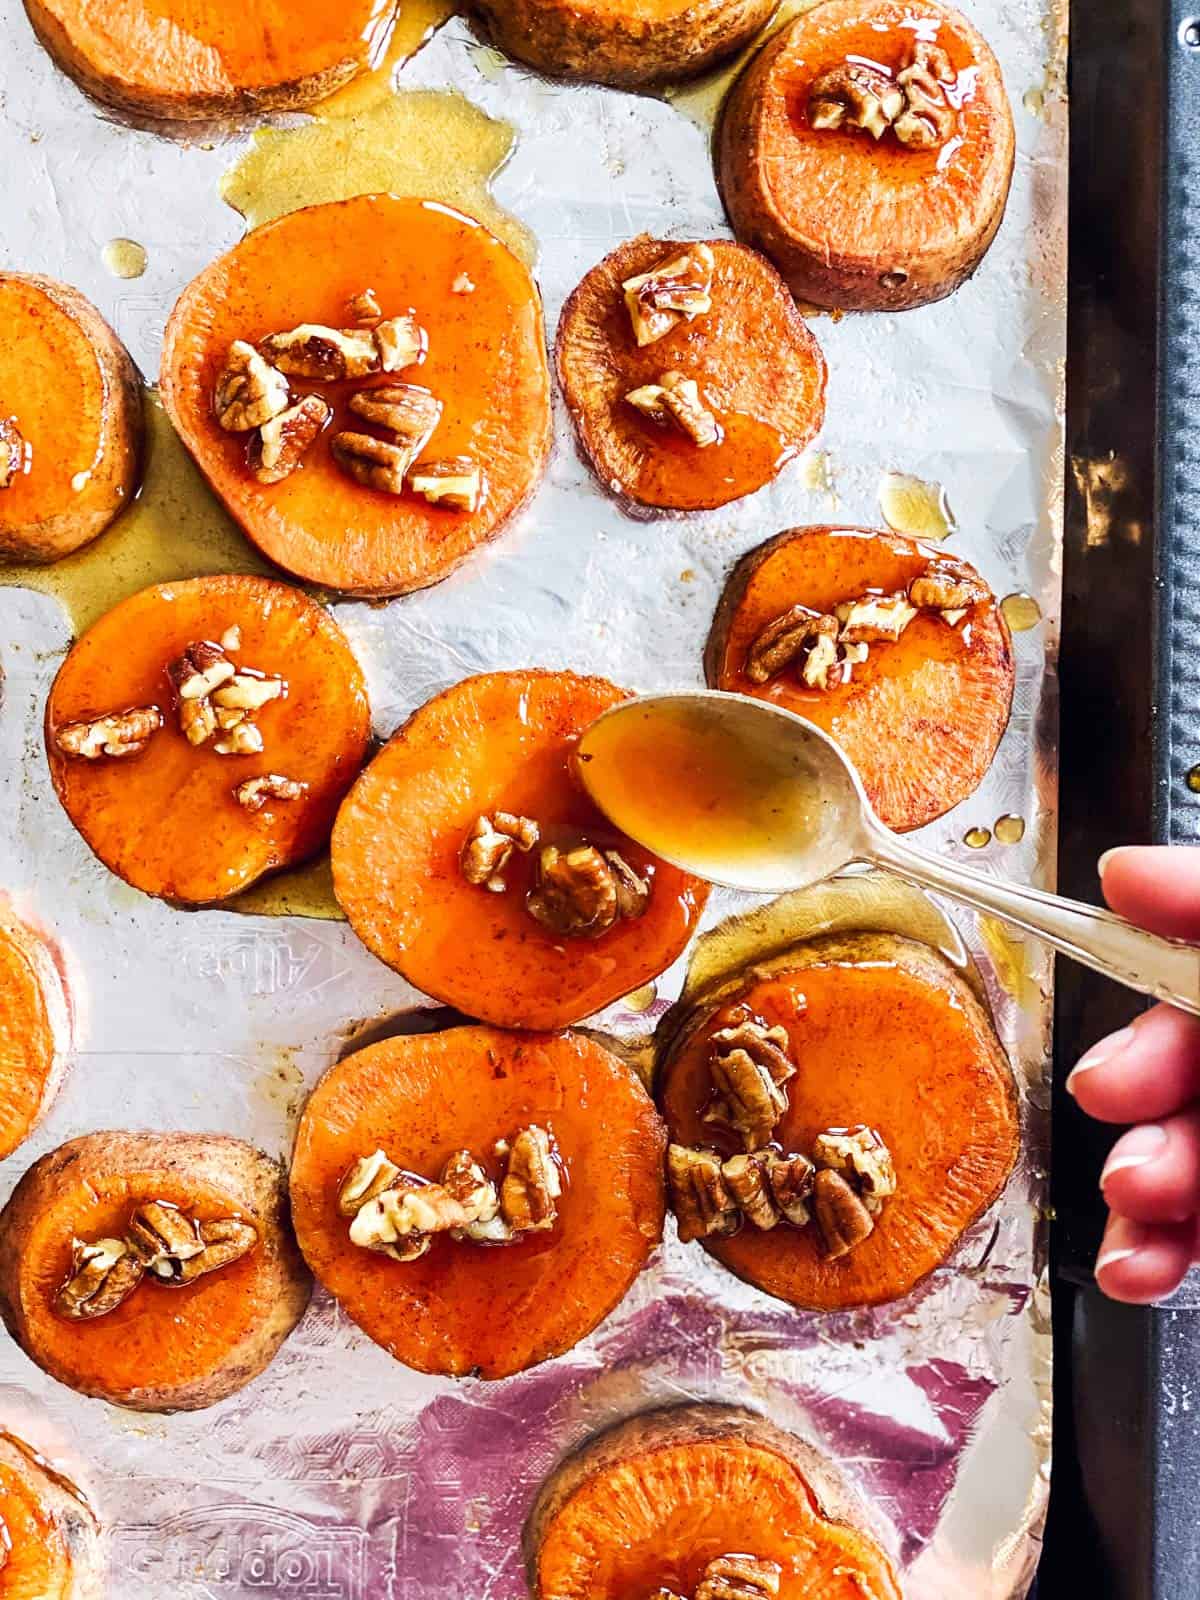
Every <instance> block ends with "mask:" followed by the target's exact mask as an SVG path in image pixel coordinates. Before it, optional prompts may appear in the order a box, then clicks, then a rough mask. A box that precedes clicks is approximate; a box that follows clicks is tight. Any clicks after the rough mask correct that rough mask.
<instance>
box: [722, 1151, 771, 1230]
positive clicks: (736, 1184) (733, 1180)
mask: <svg viewBox="0 0 1200 1600" xmlns="http://www.w3.org/2000/svg"><path fill="white" fill-rule="evenodd" d="M721 1176H722V1177H723V1178H724V1179H725V1184H726V1187H727V1188H728V1190H729V1193H730V1194H731V1195H732V1196H733V1198H734V1200H735V1201H736V1202H737V1204H738V1206H739V1207H740V1209H741V1211H742V1213H743V1214H744V1216H745V1218H746V1221H747V1222H752V1223H753V1224H754V1226H755V1227H756V1228H762V1229H764V1231H765V1230H768V1229H770V1228H773V1227H774V1226H775V1224H776V1223H777V1222H778V1221H779V1207H778V1206H777V1205H776V1203H775V1196H774V1194H773V1192H772V1190H771V1185H770V1181H769V1179H768V1177H767V1166H766V1152H765V1151H754V1152H752V1153H750V1154H747V1155H741V1156H730V1157H729V1160H728V1161H723V1162H722V1163H721Z"/></svg>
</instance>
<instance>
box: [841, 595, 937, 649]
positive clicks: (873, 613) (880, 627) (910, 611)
mask: <svg viewBox="0 0 1200 1600" xmlns="http://www.w3.org/2000/svg"><path fill="white" fill-rule="evenodd" d="M835 609H836V611H837V619H838V621H839V622H840V623H841V625H842V631H841V633H840V634H839V636H838V637H839V638H840V639H841V641H842V643H843V644H871V643H873V642H874V641H875V640H877V639H879V640H885V641H887V642H888V643H890V644H894V643H895V642H896V640H897V639H898V638H899V637H900V635H901V634H902V633H903V632H904V630H905V628H907V627H908V625H909V623H910V622H911V621H912V619H913V618H914V617H915V616H916V614H917V608H916V606H914V605H912V604H910V602H909V599H908V596H907V595H904V594H867V595H863V597H862V599H861V600H844V601H843V602H842V604H841V605H840V606H837V607H836V608H835Z"/></svg>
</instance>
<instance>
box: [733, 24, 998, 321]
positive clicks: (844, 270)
mask: <svg viewBox="0 0 1200 1600" xmlns="http://www.w3.org/2000/svg"><path fill="white" fill-rule="evenodd" d="M919 24H923V26H921V28H920V32H919V34H918V33H917V32H916V30H917V28H918V25H919ZM918 36H919V37H920V38H922V39H925V38H926V37H928V38H929V39H930V40H931V41H933V40H935V41H936V43H937V44H938V45H940V46H941V48H942V49H944V50H945V51H946V53H947V55H948V56H949V58H950V63H951V66H952V68H953V69H954V71H955V72H956V74H957V80H956V85H955V87H954V88H952V89H951V91H950V96H951V103H953V102H954V101H956V100H961V102H962V103H961V108H960V110H959V111H958V119H957V126H956V128H955V131H954V133H953V136H952V137H951V139H949V140H948V141H947V142H946V143H945V144H943V145H941V146H939V147H937V148H933V149H910V148H906V147H905V146H904V145H902V144H901V143H900V142H899V141H898V140H897V139H896V137H895V135H894V134H893V133H891V132H890V131H888V132H885V133H884V135H883V137H882V138H880V139H879V140H878V141H877V140H875V139H874V138H873V137H872V136H871V135H870V134H869V133H867V132H864V131H863V130H861V129H857V128H851V127H848V126H847V127H843V128H840V129H830V128H813V127H812V126H811V124H810V122H809V119H808V100H809V91H810V89H811V87H812V85H813V83H814V81H815V80H816V79H817V78H819V77H820V76H821V75H822V74H823V73H825V72H827V71H829V70H830V69H831V68H833V67H836V66H839V65H840V64H841V63H842V62H843V61H844V60H845V59H846V58H847V57H848V56H850V57H856V58H858V59H859V60H866V61H868V62H873V63H878V64H879V65H881V66H883V67H885V68H887V69H888V70H889V71H890V72H891V73H892V74H893V75H894V74H895V73H896V72H897V71H898V70H899V69H900V68H902V67H903V66H905V65H906V64H907V63H908V61H909V59H910V56H911V53H912V47H913V40H914V37H918ZM1014 147H1015V140H1014V133H1013V122H1012V112H1011V110H1010V108H1009V104H1008V97H1007V95H1006V93H1005V90H1004V83H1003V80H1002V78H1001V75H1000V68H999V65H998V64H997V61H996V58H995V56H994V55H993V54H992V52H991V50H990V49H989V48H988V46H987V43H986V42H985V41H984V39H983V38H982V37H981V36H980V35H979V33H978V32H977V31H976V29H975V28H974V27H973V26H972V25H971V23H970V22H968V21H967V19H966V18H965V17H964V16H963V15H962V14H961V13H960V12H957V11H954V10H952V9H951V8H949V7H947V6H943V5H940V4H938V3H937V0H921V3H920V4H918V5H916V6H913V5H910V4H908V3H907V0H826V3H824V4H822V5H819V6H815V7H813V8H812V10H810V11H806V12H805V13H804V14H803V15H802V16H799V17H797V18H796V20H795V21H794V22H792V23H791V24H789V25H788V27H786V28H784V29H782V30H781V31H780V33H779V34H778V35H777V36H776V37H775V38H774V39H772V40H771V41H770V43H769V44H768V45H766V46H765V47H764V49H763V50H762V52H761V53H760V54H759V55H758V56H757V57H756V58H755V59H754V60H753V61H752V62H751V64H750V66H749V67H748V68H747V69H746V71H745V73H744V74H743V75H742V77H741V79H740V80H739V81H738V83H737V84H736V85H735V87H734V90H733V92H732V93H731V95H730V97H729V100H728V102H727V104H726V107H725V111H724V115H723V118H722V124H721V133H720V172H721V183H722V190H723V193H724V198H725V204H726V208H727V210H728V212H729V216H730V220H731V221H732V223H733V227H734V232H735V233H736V234H737V235H738V237H739V238H741V239H744V240H745V241H746V243H747V244H753V245H756V246H757V247H758V248H759V249H761V250H763V251H764V252H765V253H766V255H768V256H769V257H770V258H771V260H773V261H774V262H775V264H776V265H777V266H778V268H779V270H780V271H781V272H782V273H783V275H784V277H785V278H786V279H787V280H788V282H789V283H790V285H791V286H792V289H793V290H794V291H795V293H796V295H797V296H798V297H799V298H801V299H805V300H810V301H813V302H815V303H816V304H818V305H828V306H842V307H845V308H847V309H853V310H889V309H890V310H902V309H906V308H908V307H910V306H916V305H924V304H926V303H928V302H929V301H931V300H938V299H941V298H942V297H943V296H944V295H947V294H949V293H950V292H951V291H952V290H953V289H955V288H957V287H958V285H959V284H960V283H961V282H962V280H963V279H964V278H965V277H967V276H968V275H969V274H970V273H971V272H972V271H974V269H975V267H976V266H977V265H978V263H979V261H980V260H981V258H982V257H983V255H984V253H985V252H986V250H987V248H988V246H989V245H990V244H991V242H992V239H993V238H994V237H995V234H996V230H997V229H998V227H999V225H1000V221H1001V218H1002V217H1003V214H1004V207H1005V203H1006V201H1007V199H1008V188H1009V183H1010V181H1011V177H1012V168H1013V159H1014Z"/></svg>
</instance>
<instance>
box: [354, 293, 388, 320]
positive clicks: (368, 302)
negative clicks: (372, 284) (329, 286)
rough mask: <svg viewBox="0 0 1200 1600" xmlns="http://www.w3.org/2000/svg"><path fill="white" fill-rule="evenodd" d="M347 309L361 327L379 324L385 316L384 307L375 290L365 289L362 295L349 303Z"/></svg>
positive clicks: (357, 295)
mask: <svg viewBox="0 0 1200 1600" xmlns="http://www.w3.org/2000/svg"><path fill="white" fill-rule="evenodd" d="M346 309H347V310H348V311H349V313H350V316H351V318H352V319H353V321H355V322H357V323H358V324H359V326H360V327H362V326H369V325H370V324H371V323H375V322H378V321H379V319H380V317H382V316H383V307H382V306H381V305H380V304H379V301H378V300H377V299H376V298H375V291H374V289H364V290H363V291H362V293H361V294H356V295H353V296H352V297H351V299H350V300H349V301H348V302H347V306H346Z"/></svg>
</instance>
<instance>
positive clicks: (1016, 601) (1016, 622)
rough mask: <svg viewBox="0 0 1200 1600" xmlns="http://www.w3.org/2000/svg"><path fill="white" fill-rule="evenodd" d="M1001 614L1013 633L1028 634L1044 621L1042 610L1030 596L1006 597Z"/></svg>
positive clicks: (1011, 595)
mask: <svg viewBox="0 0 1200 1600" xmlns="http://www.w3.org/2000/svg"><path fill="white" fill-rule="evenodd" d="M1000 613H1001V615H1002V616H1003V618H1004V620H1005V622H1007V623H1008V626H1009V629H1010V630H1011V631H1012V632H1013V633H1027V632H1028V631H1029V629H1030V628H1036V627H1037V625H1038V623H1039V622H1040V621H1041V620H1042V608H1041V606H1039V605H1038V603H1037V601H1036V600H1035V599H1034V598H1033V596H1032V595H1029V594H1009V595H1005V597H1004V599H1003V600H1001V602H1000Z"/></svg>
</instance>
